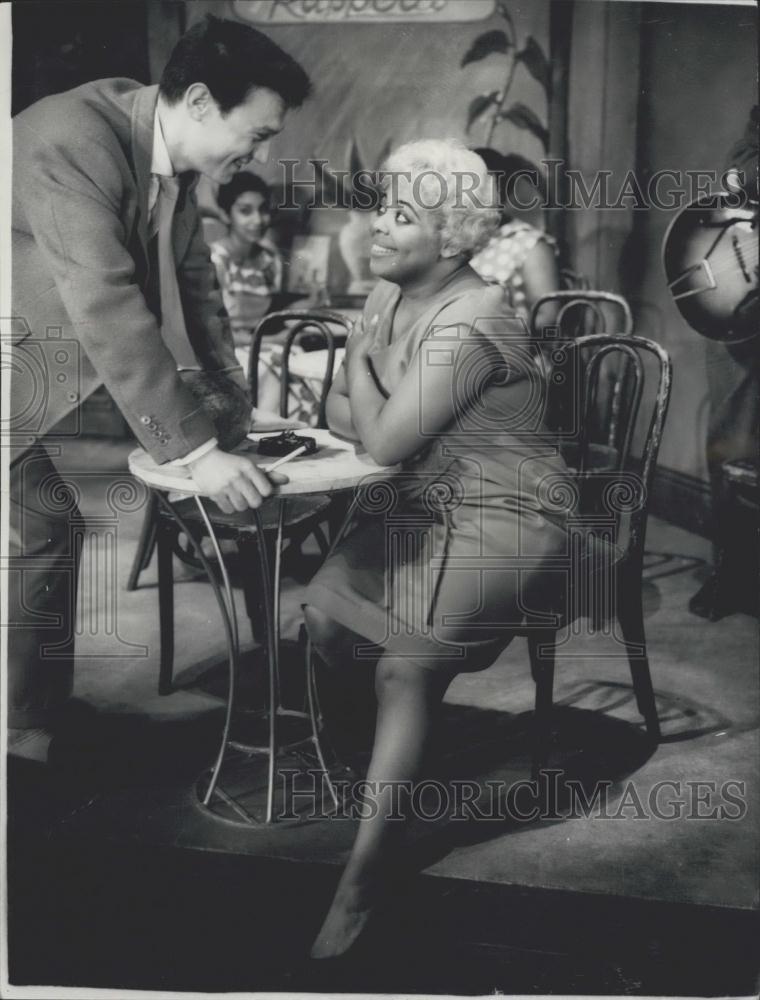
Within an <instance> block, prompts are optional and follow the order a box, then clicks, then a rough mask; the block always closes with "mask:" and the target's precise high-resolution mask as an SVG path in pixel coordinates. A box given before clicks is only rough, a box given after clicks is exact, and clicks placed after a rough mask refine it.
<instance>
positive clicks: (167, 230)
mask: <svg viewBox="0 0 760 1000" xmlns="http://www.w3.org/2000/svg"><path fill="white" fill-rule="evenodd" d="M179 192H180V179H179V177H176V176H175V177H161V180H160V189H159V192H158V200H157V202H156V207H155V212H154V216H153V224H154V225H155V226H156V236H157V240H156V242H157V248H156V249H157V252H158V276H159V287H160V295H161V335H162V337H163V339H164V343H165V344H166V346H167V347H168V348H169V350H170V351H171V353H172V356H173V357H174V360H175V361H176V362H177V367H178V368H194V369H199V368H200V365H199V364H198V359H197V358H196V356H195V351H193V348H192V345H191V344H190V338H189V337H188V335H187V329H186V327H185V316H184V313H183V311H182V299H181V298H180V294H179V285H178V283H177V266H176V262H175V260H174V248H173V246H172V219H173V218H174V210H175V208H176V207H177V199H178V197H179Z"/></svg>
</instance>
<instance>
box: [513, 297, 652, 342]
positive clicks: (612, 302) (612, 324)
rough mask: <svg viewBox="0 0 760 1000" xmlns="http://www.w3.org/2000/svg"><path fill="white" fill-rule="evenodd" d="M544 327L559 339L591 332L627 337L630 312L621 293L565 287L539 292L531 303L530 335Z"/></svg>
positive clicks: (630, 322) (539, 333)
mask: <svg viewBox="0 0 760 1000" xmlns="http://www.w3.org/2000/svg"><path fill="white" fill-rule="evenodd" d="M542 313H543V314H544V317H543V318H542V315H541V314H542ZM547 314H548V315H547ZM539 321H540V326H539ZM546 326H549V327H550V328H551V329H552V330H553V331H554V332H555V334H556V335H557V336H558V337H559V338H560V339H570V338H575V337H577V336H582V335H585V334H592V333H619V334H622V335H623V336H624V337H630V336H632V335H633V315H632V313H631V307H630V306H629V305H628V303H627V302H626V300H625V299H624V298H623V296H622V295H617V294H616V293H615V292H599V291H595V290H593V289H577V288H566V289H561V290H560V291H556V292H549V293H548V294H547V295H542V296H541V298H539V299H537V300H536V302H535V303H534V304H533V308H532V309H531V311H530V331H531V334H532V335H533V336H535V337H540V336H541V331H542V329H543V328H544V327H546Z"/></svg>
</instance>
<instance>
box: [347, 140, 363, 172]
mask: <svg viewBox="0 0 760 1000" xmlns="http://www.w3.org/2000/svg"><path fill="white" fill-rule="evenodd" d="M348 170H349V174H348V177H349V184H350V179H351V178H352V177H356V175H357V174H358V173H361V171H362V170H364V164H363V163H362V158H361V156H360V154H359V144H358V143H357V141H356V138H355V137H353V136H352V138H351V147H350V149H349V151H348Z"/></svg>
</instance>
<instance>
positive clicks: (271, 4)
mask: <svg viewBox="0 0 760 1000" xmlns="http://www.w3.org/2000/svg"><path fill="white" fill-rule="evenodd" d="M232 9H233V11H234V12H235V14H236V15H237V17H239V18H240V19H241V21H247V22H248V23H249V24H258V25H265V24H378V23H383V22H385V23H387V22H389V21H424V22H430V21H441V22H444V21H481V20H484V19H485V18H487V17H490V16H491V15H492V14H493V13H494V11H495V9H496V0H234V2H233V4H232Z"/></svg>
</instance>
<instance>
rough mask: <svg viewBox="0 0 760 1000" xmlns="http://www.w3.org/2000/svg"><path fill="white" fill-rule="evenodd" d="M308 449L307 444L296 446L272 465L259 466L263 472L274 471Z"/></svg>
mask: <svg viewBox="0 0 760 1000" xmlns="http://www.w3.org/2000/svg"><path fill="white" fill-rule="evenodd" d="M305 451H306V445H305V444H302V445H301V447H300V448H295V449H294V450H293V451H290V452H288V454H287V455H283V456H282V458H278V459H277V461H276V462H272V464H271V465H260V466H259V468H260V469H261V471H262V472H274V470H275V469H279V468H280V466H281V465H284V464H285V463H286V462H289V461H290V460H291V458H298V456H299V455H301V454H302V453H303V452H305Z"/></svg>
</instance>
